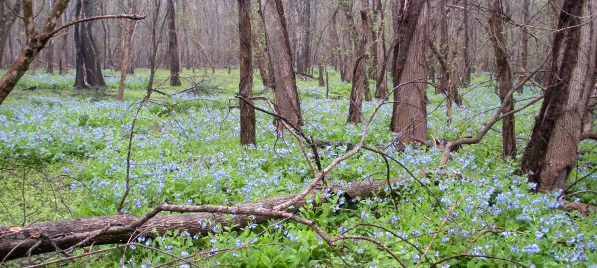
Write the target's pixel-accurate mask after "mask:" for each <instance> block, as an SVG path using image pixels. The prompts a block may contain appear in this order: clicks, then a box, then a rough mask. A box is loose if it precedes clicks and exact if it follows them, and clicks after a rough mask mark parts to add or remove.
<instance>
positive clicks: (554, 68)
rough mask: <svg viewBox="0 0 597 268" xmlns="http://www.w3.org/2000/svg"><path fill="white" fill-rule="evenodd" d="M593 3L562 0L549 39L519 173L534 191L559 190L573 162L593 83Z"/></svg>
mask: <svg viewBox="0 0 597 268" xmlns="http://www.w3.org/2000/svg"><path fill="white" fill-rule="evenodd" d="M596 15H597V3H596V2H595V1H592V0H580V1H577V0H565V1H564V3H563V5H562V7H561V13H560V18H559V22H558V32H556V34H555V36H554V40H553V49H552V62H551V67H550V72H549V74H550V75H549V77H548V88H547V91H546V93H545V99H544V100H543V104H542V105H541V110H540V112H539V115H538V116H537V117H536V118H535V125H534V127H533V133H532V135H531V140H530V142H529V143H528V145H527V147H526V149H525V152H524V156H523V158H522V164H521V169H522V171H523V172H524V173H526V174H528V178H529V181H530V182H534V183H536V184H537V187H536V189H535V190H536V191H538V192H548V191H551V190H555V189H564V188H565V187H566V180H567V179H568V176H569V175H570V172H571V171H572V169H573V168H574V166H575V164H576V155H577V149H578V144H579V142H580V139H581V134H582V133H581V131H582V121H583V117H584V116H585V114H586V111H587V106H588V102H589V95H590V94H591V92H592V90H593V87H594V85H595V78H596V74H595V73H596V72H595V68H596V65H597V21H596V20H595V19H594V17H595V16H596Z"/></svg>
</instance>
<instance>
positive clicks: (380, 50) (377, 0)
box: [373, 0, 388, 99]
mask: <svg viewBox="0 0 597 268" xmlns="http://www.w3.org/2000/svg"><path fill="white" fill-rule="evenodd" d="M373 9H374V10H375V13H376V15H375V20H376V22H375V27H376V29H375V36H376V37H375V38H376V39H377V43H376V44H375V46H376V50H377V58H376V62H374V63H373V64H376V65H377V68H375V69H376V71H377V73H376V74H375V78H376V85H375V86H376V88H375V98H376V99H383V98H385V97H386V95H388V76H387V75H386V73H387V72H386V66H387V64H386V40H385V37H384V35H385V33H384V28H385V25H384V24H385V22H384V12H383V8H382V5H381V0H373Z"/></svg>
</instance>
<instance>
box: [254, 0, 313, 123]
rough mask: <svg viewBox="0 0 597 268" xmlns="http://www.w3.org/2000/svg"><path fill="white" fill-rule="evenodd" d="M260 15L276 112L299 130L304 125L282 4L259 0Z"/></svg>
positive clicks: (275, 0)
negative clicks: (273, 84)
mask: <svg viewBox="0 0 597 268" xmlns="http://www.w3.org/2000/svg"><path fill="white" fill-rule="evenodd" d="M260 13H261V18H262V19H263V22H264V27H265V39H266V43H267V50H268V54H269V59H270V63H271V67H272V68H273V73H274V77H275V80H274V81H275V85H276V88H275V90H274V95H275V99H276V112H277V113H278V114H279V115H280V116H282V117H283V118H285V119H286V120H287V121H288V123H290V125H292V126H293V127H295V128H299V127H300V126H302V125H303V118H302V115H301V106H300V102H299V96H298V92H297V88H296V78H295V74H294V69H293V60H292V53H291V51H290V41H289V39H288V31H287V30H286V20H285V17H284V7H283V6H282V1H281V0H260ZM276 125H277V128H278V130H282V129H283V125H282V124H281V123H280V122H278V123H277V124H276Z"/></svg>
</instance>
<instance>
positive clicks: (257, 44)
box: [252, 20, 275, 89]
mask: <svg viewBox="0 0 597 268" xmlns="http://www.w3.org/2000/svg"><path fill="white" fill-rule="evenodd" d="M253 21H257V25H255V26H256V27H253V30H254V31H253V35H252V38H253V52H254V53H255V60H256V61H257V68H258V69H259V76H260V77H261V81H262V83H263V86H264V87H265V88H272V89H273V88H274V87H275V85H274V81H275V80H274V79H273V78H274V74H273V69H271V68H270V66H271V63H270V60H269V54H268V53H267V46H266V45H264V44H263V43H264V42H265V34H264V33H263V32H264V31H263V28H264V26H263V20H253Z"/></svg>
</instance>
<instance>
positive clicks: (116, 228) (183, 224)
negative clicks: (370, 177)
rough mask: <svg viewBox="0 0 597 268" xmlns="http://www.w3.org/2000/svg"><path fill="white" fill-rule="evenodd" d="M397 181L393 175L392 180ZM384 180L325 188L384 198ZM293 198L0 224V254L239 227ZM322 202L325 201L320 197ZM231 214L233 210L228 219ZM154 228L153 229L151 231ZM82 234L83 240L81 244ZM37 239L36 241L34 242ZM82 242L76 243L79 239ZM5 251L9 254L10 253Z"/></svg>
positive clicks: (300, 202) (10, 257)
mask: <svg viewBox="0 0 597 268" xmlns="http://www.w3.org/2000/svg"><path fill="white" fill-rule="evenodd" d="M395 182H396V180H392V183H395ZM387 183H388V181H387V180H381V181H372V182H353V183H351V184H348V185H346V186H334V187H330V188H331V189H330V192H334V193H335V192H337V191H338V190H342V191H343V192H344V193H345V194H344V196H343V197H341V198H347V199H346V200H347V201H346V202H349V201H350V200H362V199H367V198H373V197H384V196H386V195H387V194H390V193H386V192H383V191H380V190H379V189H380V188H382V189H383V187H384V186H386V185H387ZM318 193H319V194H320V195H321V193H322V192H321V191H319V190H314V191H313V192H312V195H311V194H310V195H308V196H307V197H305V198H304V199H299V200H298V201H297V202H295V203H294V204H293V206H294V208H292V209H285V210H284V211H285V212H289V213H296V212H298V210H299V208H300V207H302V206H304V205H305V204H306V200H307V198H313V197H314V196H316V195H317V194H318ZM295 197H297V195H296V194H291V195H285V196H279V197H274V198H269V199H265V200H260V201H256V202H251V203H247V204H243V205H239V206H235V207H223V206H209V205H205V206H196V207H192V206H172V205H167V204H162V205H160V206H161V207H163V208H164V209H165V210H167V209H168V208H170V207H175V208H178V209H180V211H181V212H184V211H197V212H198V211H201V212H199V213H189V214H178V215H172V214H171V215H157V216H155V217H153V218H150V219H149V220H147V217H142V216H133V215H128V214H122V215H115V216H102V217H92V218H83V219H73V220H65V221H57V222H51V223H43V224H34V225H30V226H27V227H20V226H0V256H4V258H5V260H13V259H16V258H21V257H26V256H27V252H28V251H29V250H30V253H31V255H37V254H42V253H49V252H56V250H57V249H56V248H55V247H54V246H53V245H52V243H53V244H54V245H56V246H57V247H58V248H60V249H67V248H69V247H72V246H75V245H77V246H78V247H84V246H89V245H95V246H97V245H105V244H121V243H127V241H131V237H133V238H134V237H135V236H139V235H146V236H150V237H151V236H156V235H164V234H165V233H166V231H173V230H178V231H180V232H183V231H186V232H188V233H190V234H192V235H194V234H198V235H201V236H205V235H207V234H209V233H210V232H211V230H212V225H206V226H202V225H201V224H197V223H198V222H210V223H212V224H215V225H218V224H219V225H222V226H230V227H232V230H239V229H241V228H244V227H245V226H247V225H249V224H253V223H257V224H259V223H265V222H267V221H268V220H270V219H274V218H285V217H284V216H281V215H280V214H281V213H280V212H283V211H278V210H273V208H274V207H276V206H277V205H280V204H284V203H286V202H288V201H291V200H293V199H294V198H295ZM321 201H322V202H327V201H329V200H325V199H322V200H321ZM231 214H235V215H237V216H236V217H234V219H232V218H231V217H230V215H231ZM138 223H143V224H142V225H141V226H138V227H137V228H131V227H133V226H135V225H138ZM154 228H155V231H156V232H157V234H155V233H152V230H153V229H154ZM85 239H87V240H86V241H85V242H84V243H81V242H83V241H84V240H85ZM37 243H39V244H37ZM79 243H81V244H79ZM9 253H10V254H9Z"/></svg>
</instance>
